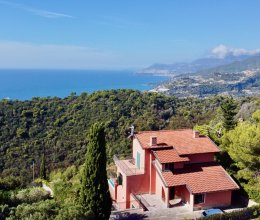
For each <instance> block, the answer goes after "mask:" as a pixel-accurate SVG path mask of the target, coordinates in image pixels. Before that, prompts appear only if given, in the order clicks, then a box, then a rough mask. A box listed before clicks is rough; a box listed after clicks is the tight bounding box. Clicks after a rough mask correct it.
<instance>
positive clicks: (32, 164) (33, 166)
mask: <svg viewBox="0 0 260 220" xmlns="http://www.w3.org/2000/svg"><path fill="white" fill-rule="evenodd" d="M32 169H33V175H32V176H33V182H34V160H32Z"/></svg>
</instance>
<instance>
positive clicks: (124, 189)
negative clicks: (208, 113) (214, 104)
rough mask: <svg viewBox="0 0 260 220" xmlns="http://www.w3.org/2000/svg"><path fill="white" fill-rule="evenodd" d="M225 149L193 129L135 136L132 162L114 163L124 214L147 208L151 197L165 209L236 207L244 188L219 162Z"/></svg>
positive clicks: (113, 183) (116, 196)
mask: <svg viewBox="0 0 260 220" xmlns="http://www.w3.org/2000/svg"><path fill="white" fill-rule="evenodd" d="M219 151H220V150H219V148H218V147H217V146H216V145H215V144H214V143H213V142H212V141H211V139H210V138H208V137H206V136H202V135H200V134H199V133H198V132H197V131H193V130H191V129H185V130H162V131H145V132H140V133H138V134H135V135H134V136H133V151H132V158H131V159H127V160H119V159H118V158H117V157H116V156H115V157H114V160H115V164H116V167H117V178H114V179H109V190H110V193H111V196H112V199H113V200H114V201H115V203H116V204H117V206H118V208H119V209H128V208H141V207H143V206H145V204H143V203H144V202H143V201H142V200H141V199H140V197H141V196H142V195H145V194H150V195H154V196H155V197H156V198H159V199H160V200H161V201H162V202H163V204H164V206H165V207H173V206H175V205H176V204H177V203H179V204H181V205H186V206H188V207H189V208H190V209H191V210H195V209H202V208H203V209H204V208H211V207H216V206H217V207H219V206H228V205H230V204H231V196H232V191H233V190H237V189H239V187H238V185H237V184H236V183H235V182H234V180H233V179H232V178H231V177H230V176H229V175H228V173H227V172H226V171H225V170H224V169H223V167H222V166H220V165H218V164H217V163H216V162H215V159H214V156H215V153H218V152H219Z"/></svg>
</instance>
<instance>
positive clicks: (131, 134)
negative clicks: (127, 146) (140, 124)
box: [127, 125, 135, 138]
mask: <svg viewBox="0 0 260 220" xmlns="http://www.w3.org/2000/svg"><path fill="white" fill-rule="evenodd" d="M129 128H130V129H131V132H130V135H129V136H128V137H127V138H131V137H133V136H134V131H135V127H134V126H133V125H131V126H130V127H129Z"/></svg>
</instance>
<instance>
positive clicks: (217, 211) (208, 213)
mask: <svg viewBox="0 0 260 220" xmlns="http://www.w3.org/2000/svg"><path fill="white" fill-rule="evenodd" d="M223 213H224V212H223V211H222V210H221V209H208V210H205V211H204V212H202V215H203V216H211V215H216V214H223Z"/></svg>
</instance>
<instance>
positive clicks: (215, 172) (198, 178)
mask: <svg viewBox="0 0 260 220" xmlns="http://www.w3.org/2000/svg"><path fill="white" fill-rule="evenodd" d="M162 177H163V178H164V180H165V182H166V184H167V185H168V186H180V185H186V186H187V188H188V189H189V190H190V191H191V192H192V193H205V192H216V191H223V190H235V189H239V186H238V185H237V184H236V183H235V182H234V180H233V179H232V178H231V177H230V176H229V175H228V174H227V172H226V171H225V170H224V169H223V167H222V166H218V165H214V166H196V165H193V168H189V169H183V170H182V171H178V172H174V173H173V172H171V171H166V172H162Z"/></svg>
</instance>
